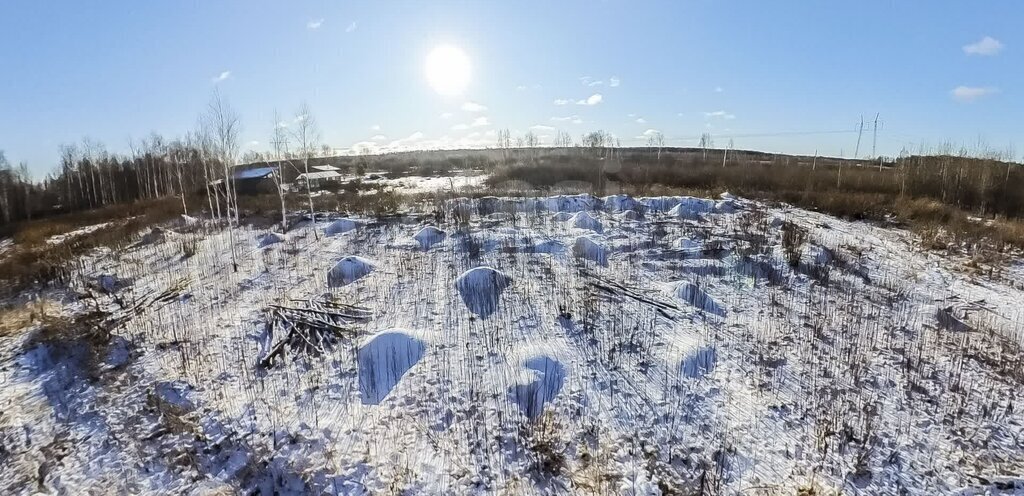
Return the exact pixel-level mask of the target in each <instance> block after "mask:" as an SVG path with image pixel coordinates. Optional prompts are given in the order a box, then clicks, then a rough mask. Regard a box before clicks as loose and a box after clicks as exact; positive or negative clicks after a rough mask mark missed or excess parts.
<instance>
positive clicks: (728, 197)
mask: <svg viewBox="0 0 1024 496" xmlns="http://www.w3.org/2000/svg"><path fill="white" fill-rule="evenodd" d="M718 197H719V198H721V199H723V200H729V201H734V200H736V195H734V194H732V193H730V192H728V191H726V192H725V193H722V194H720V195H718Z"/></svg>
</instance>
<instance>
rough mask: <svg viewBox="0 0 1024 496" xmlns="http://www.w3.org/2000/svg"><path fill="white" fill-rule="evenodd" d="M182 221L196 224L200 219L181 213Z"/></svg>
mask: <svg viewBox="0 0 1024 496" xmlns="http://www.w3.org/2000/svg"><path fill="white" fill-rule="evenodd" d="M181 221H182V222H184V223H185V225H186V226H194V225H197V224H199V219H197V218H195V217H192V216H191V215H185V214H181Z"/></svg>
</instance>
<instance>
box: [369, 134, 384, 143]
mask: <svg viewBox="0 0 1024 496" xmlns="http://www.w3.org/2000/svg"><path fill="white" fill-rule="evenodd" d="M386 139H388V137H387V136H384V135H383V134H375V135H373V136H372V137H371V138H370V140H372V141H384V140H386Z"/></svg>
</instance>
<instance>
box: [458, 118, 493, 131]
mask: <svg viewBox="0 0 1024 496" xmlns="http://www.w3.org/2000/svg"><path fill="white" fill-rule="evenodd" d="M490 125H491V121H490V120H489V119H488V118H487V117H477V118H476V119H473V122H470V123H469V124H456V125H454V126H452V131H464V130H466V129H469V128H471V127H484V126H490Z"/></svg>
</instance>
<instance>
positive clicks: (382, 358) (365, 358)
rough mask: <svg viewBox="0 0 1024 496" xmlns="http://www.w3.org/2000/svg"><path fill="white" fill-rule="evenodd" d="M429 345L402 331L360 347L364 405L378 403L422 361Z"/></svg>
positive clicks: (391, 331)
mask: <svg viewBox="0 0 1024 496" xmlns="http://www.w3.org/2000/svg"><path fill="white" fill-rule="evenodd" d="M426 349H427V347H426V344H425V343H424V342H423V340H422V339H420V338H418V337H415V336H413V335H412V334H411V333H409V332H408V331H405V330H402V329H388V330H386V331H381V332H378V333H377V334H374V335H373V336H370V337H369V338H367V339H366V340H365V341H363V343H362V345H361V346H360V347H359V351H358V352H357V353H356V360H357V362H358V367H359V371H358V373H359V394H360V397H361V400H362V402H363V404H364V405H376V404H379V403H380V402H381V401H383V400H384V398H386V397H387V395H388V393H390V392H391V390H392V389H394V388H395V386H397V385H398V381H399V380H401V379H402V376H403V375H405V373H406V372H408V371H409V369H411V368H412V367H413V365H416V363H417V362H419V361H420V359H421V358H423V354H424V353H425V352H426Z"/></svg>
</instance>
